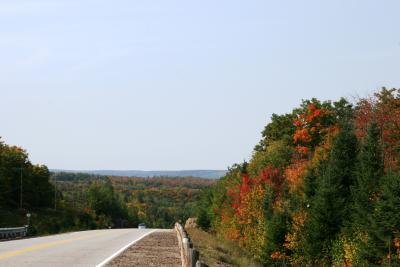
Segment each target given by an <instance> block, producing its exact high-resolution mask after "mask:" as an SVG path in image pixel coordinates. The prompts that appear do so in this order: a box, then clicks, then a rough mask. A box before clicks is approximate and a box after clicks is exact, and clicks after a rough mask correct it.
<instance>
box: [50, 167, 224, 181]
mask: <svg viewBox="0 0 400 267" xmlns="http://www.w3.org/2000/svg"><path fill="white" fill-rule="evenodd" d="M50 171H51V172H70V173H88V174H96V175H109V176H134V177H155V176H169V177H189V176H191V177H199V178H207V179H219V178H221V177H222V176H224V175H225V173H226V171H223V170H182V171H138V170H126V171H119V170H87V171H85V170H60V169H52V170H50Z"/></svg>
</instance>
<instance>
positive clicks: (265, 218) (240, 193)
mask: <svg viewBox="0 0 400 267" xmlns="http://www.w3.org/2000/svg"><path fill="white" fill-rule="evenodd" d="M396 93H397V94H396ZM373 122H376V123H377V125H378V127H379V130H380V132H381V139H380V140H378V141H377V142H379V144H378V145H377V146H374V147H379V146H380V145H382V148H383V154H382V158H383V159H382V160H383V161H384V170H383V171H382V173H383V174H384V173H388V172H393V171H395V170H397V169H398V167H399V159H400V155H399V153H400V97H399V94H398V91H397V90H395V89H391V90H388V89H385V88H384V89H382V90H381V91H380V92H378V93H376V94H375V95H374V96H373V97H370V98H364V99H359V100H358V101H357V103H356V105H355V106H353V105H352V104H350V103H349V102H347V101H346V100H344V99H341V100H339V101H337V102H331V101H326V102H320V101H318V100H316V99H312V100H307V101H303V103H302V104H301V106H300V107H299V108H296V109H294V110H293V112H292V113H290V114H285V115H282V116H280V115H276V114H274V115H273V117H272V121H271V122H270V123H269V124H268V125H267V126H266V127H265V130H264V131H263V138H264V139H263V140H261V141H260V144H259V145H257V146H256V148H255V151H254V156H253V158H252V159H251V160H250V162H249V163H246V162H245V163H243V164H237V165H234V166H233V167H232V168H231V169H230V170H229V172H228V174H227V175H226V176H225V177H224V178H222V179H221V180H220V181H219V182H218V184H216V185H215V186H214V190H213V191H212V196H210V199H211V200H210V203H209V205H210V206H211V207H212V210H211V212H210V214H211V215H212V218H211V221H212V223H211V227H212V228H213V230H214V231H216V233H217V234H218V235H220V236H223V237H224V238H227V239H231V240H236V241H237V242H238V244H239V245H240V246H242V247H244V248H246V250H247V251H248V252H249V253H250V254H251V255H253V256H254V258H256V259H258V260H259V261H261V262H263V263H264V264H265V265H266V266H271V265H272V264H283V263H285V264H290V265H293V266H330V265H335V266H357V264H360V263H363V264H367V263H368V262H373V263H374V264H383V263H384V262H385V261H386V260H387V259H384V258H385V257H383V256H374V257H372V258H368V257H367V256H365V255H368V253H373V252H371V251H375V250H376V251H378V252H379V253H381V254H376V255H383V254H382V253H384V252H382V251H386V250H385V248H386V247H385V246H382V245H381V243H380V242H381V241H379V240H380V238H382V237H381V236H382V235H383V234H378V232H379V231H380V230H381V229H375V230H371V231H370V232H368V231H366V230H362V229H365V228H362V227H361V226H356V225H358V224H357V223H356V222H355V220H356V219H351V217H352V215H351V213H352V209H353V208H352V205H353V204H352V201H353V200H352V199H353V195H352V194H353V193H351V194H350V193H346V194H344V195H345V196H343V192H340V191H335V190H342V189H340V188H345V187H346V188H347V189H346V190H348V192H350V191H351V190H352V192H353V191H354V190H353V189H352V188H353V187H354V188H355V186H356V185H355V184H354V185H353V183H360V181H361V182H362V181H364V180H363V179H362V178H357V179H358V180H357V179H356V178H355V177H354V178H352V179H353V180H354V181H355V182H352V181H350V180H340V179H342V178H340V175H341V172H340V171H339V172H336V173H335V168H336V167H340V166H342V165H343V164H346V162H347V161H343V160H342V159H341V157H343V156H344V155H345V154H346V153H353V154H356V153H361V152H358V150H357V149H356V148H355V149H354V150H353V151H349V152H346V151H343V152H341V150H340V149H342V148H341V147H343V149H346V145H345V144H344V146H343V144H340V145H339V144H336V143H337V142H336V143H335V142H334V140H336V136H338V134H339V133H341V132H343V131H348V132H346V134H347V136H348V137H343V138H342V139H343V140H350V139H351V136H352V134H353V130H352V129H354V134H355V136H356V137H357V140H358V141H357V142H358V143H359V145H360V146H362V145H363V143H364V139H365V138H366V135H367V134H368V128H369V127H370V125H371V124H372V123H373ZM346 138H347V139H346ZM349 138H350V139H349ZM333 144H336V148H335V149H336V150H335V152H333V153H332V146H333ZM370 150H371V149H369V150H368V148H365V149H364V150H363V151H364V152H362V153H369V152H368V151H370ZM282 151H286V152H287V153H283V152H282ZM366 151H367V152H366ZM288 153H289V154H288ZM371 153H372V152H371ZM376 153H378V152H376ZM376 153H375V154H374V155H372V156H371V157H370V156H365V155H364V156H363V157H362V158H360V160H362V159H374V157H377V158H379V154H376ZM350 161H352V162H348V164H349V168H350V166H355V167H354V168H358V166H362V165H360V164H361V163H359V160H358V159H357V157H354V159H353V158H351V159H350ZM343 162H344V163H343ZM364 164H368V163H364ZM328 165H329V166H331V167H327V166H328ZM376 166H379V165H376ZM327 168H328V169H327ZM329 168H330V169H329ZM340 168H347V167H346V166H342V167H340ZM351 168H353V167H351ZM341 171H342V170H341ZM329 172H331V174H328V173H329ZM343 173H347V174H348V173H350V174H352V173H353V171H352V170H350V169H349V170H346V169H345V170H343ZM357 173H360V174H357ZM364 173H365V172H364ZM329 175H330V176H329ZM354 175H355V176H357V175H358V176H360V175H362V172H357V171H355V172H354ZM335 177H338V178H335ZM339 178H340V179H339ZM331 179H339V180H337V181H332V180H331ZM346 179H347V178H346ZM324 183H325V184H324ZM326 183H332V186H333V187H330V186H329V185H327V184H326ZM341 183H344V184H341ZM324 188H325V189H324ZM336 188H338V189H336ZM321 190H328V191H326V192H325V191H321ZM388 190H389V189H388ZM354 192H355V191H354ZM367 194H371V195H370V199H372V200H371V201H370V203H371V205H375V204H374V201H376V202H379V201H378V199H379V194H380V193H379V191H373V192H372V191H371V192H370V193H368V192H367ZM330 199H332V200H334V201H342V202H343V204H342V207H343V212H341V211H338V212H339V213H338V214H341V216H344V217H343V218H344V220H348V222H347V223H344V222H343V227H347V230H346V233H351V234H347V235H340V234H341V233H340V232H337V236H336V238H334V239H332V240H326V242H325V241H324V242H323V244H327V245H326V247H324V248H320V251H315V250H314V248H313V247H312V246H311V247H310V248H307V247H308V245H309V244H307V242H308V243H310V238H312V236H318V235H313V234H311V237H310V234H309V233H308V231H311V233H313V231H315V230H313V228H312V227H317V225H316V223H318V222H323V217H321V216H325V215H324V212H325V211H329V207H325V208H323V207H324V206H323V205H326V204H329V203H330V202H329V201H330ZM318 201H319V202H318ZM317 202H318V203H317ZM384 203H385V205H389V204H388V203H386V202H384ZM399 203H400V200H399ZM377 205H378V204H377ZM382 205H384V204H382ZM320 207H322V209H321V208H320ZM382 212H383V211H382ZM344 214H348V215H346V216H345V215H344ZM371 216H375V215H371ZM376 216H378V215H376ZM382 216H386V215H382ZM372 220H373V219H372V218H371V221H372ZM312 222H314V224H313V225H309V224H310V223H312ZM341 223H342V222H341ZM337 227H342V226H341V225H337ZM382 227H383V226H382ZM343 229H344V228H343ZM399 230H400V229H399ZM388 231H389V232H385V235H386V236H387V233H392V235H394V236H393V238H392V241H390V242H389V243H390V244H391V251H392V252H391V255H389V257H390V258H391V261H392V262H394V259H395V258H396V253H400V252H399V251H400V245H399V244H400V242H399V240H400V236H399V235H398V234H396V233H398V232H393V231H394V230H388ZM396 231H397V230H396ZM329 233H330V237H329V238H332V237H331V236H332V234H334V235H336V232H335V231H334V230H330V232H329ZM379 233H380V232H379ZM352 235H354V236H352ZM318 238H323V237H318ZM326 238H328V237H326ZM316 241H317V240H316ZM319 241H321V240H319ZM368 242H369V243H368ZM317 243H318V242H316V244H317ZM386 244H387V243H386ZM324 246H325V245H324ZM369 246H371V248H370V247H369ZM382 247H384V248H382ZM322 250H323V251H322ZM394 251H395V252H394ZM350 252H351V253H350ZM378 252H375V253H378ZM363 253H365V255H364V254H363ZM398 255H400V254H398ZM398 255H397V256H398ZM387 256H388V255H386V257H387ZM379 257H381V258H379ZM397 259H398V260H400V258H399V257H397ZM282 266H283V265H282Z"/></svg>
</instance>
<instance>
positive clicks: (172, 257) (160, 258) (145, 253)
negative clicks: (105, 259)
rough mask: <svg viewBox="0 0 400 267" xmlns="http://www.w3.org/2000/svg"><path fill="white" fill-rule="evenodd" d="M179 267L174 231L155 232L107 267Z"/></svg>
mask: <svg viewBox="0 0 400 267" xmlns="http://www.w3.org/2000/svg"><path fill="white" fill-rule="evenodd" d="M122 266H135V267H136V266H149V267H151V266H163V267H181V266H182V263H181V254H180V250H179V246H178V240H177V236H176V232H175V231H174V230H160V231H156V232H154V233H152V234H150V235H148V236H146V237H145V238H143V239H141V240H139V241H138V242H136V243H135V244H134V245H132V246H131V247H129V248H128V249H127V250H125V251H124V252H123V253H122V254H121V255H119V256H118V257H116V258H115V259H113V260H112V261H111V262H110V263H109V264H107V267H122Z"/></svg>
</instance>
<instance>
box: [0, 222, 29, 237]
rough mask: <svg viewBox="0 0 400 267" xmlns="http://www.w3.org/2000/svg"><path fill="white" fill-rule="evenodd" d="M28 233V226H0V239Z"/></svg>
mask: <svg viewBox="0 0 400 267" xmlns="http://www.w3.org/2000/svg"><path fill="white" fill-rule="evenodd" d="M27 233H28V226H27V225H25V226H23V227H12V228H0V239H10V238H16V237H25V236H26V234H27Z"/></svg>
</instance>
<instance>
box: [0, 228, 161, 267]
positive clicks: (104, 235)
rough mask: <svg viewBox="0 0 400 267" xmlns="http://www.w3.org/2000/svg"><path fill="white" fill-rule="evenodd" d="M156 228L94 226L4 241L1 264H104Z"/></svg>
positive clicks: (0, 246)
mask: <svg viewBox="0 0 400 267" xmlns="http://www.w3.org/2000/svg"><path fill="white" fill-rule="evenodd" d="M153 231H154V230H151V229H111V230H93V231H81V232H73V233H67V234H59V235H52V236H46V237H36V238H28V239H21V240H12V241H5V242H0V266H18V267H24V266H31V267H37V266H44V267H45V266H51V267H67V266H68V267H70V266H100V264H102V263H105V261H107V259H109V258H110V257H112V256H113V255H115V254H116V253H118V252H119V251H121V249H123V248H125V247H128V246H129V245H130V244H133V243H134V242H135V241H136V240H138V239H140V238H142V237H144V236H146V235H147V234H149V233H151V232H153Z"/></svg>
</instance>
